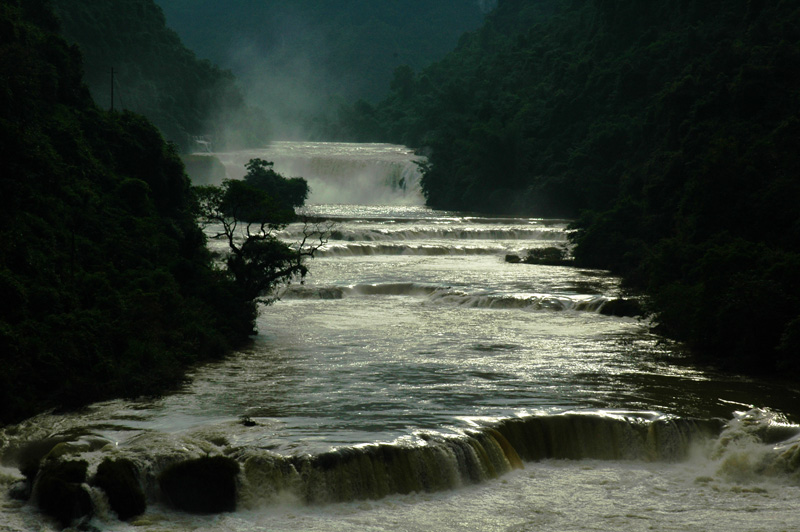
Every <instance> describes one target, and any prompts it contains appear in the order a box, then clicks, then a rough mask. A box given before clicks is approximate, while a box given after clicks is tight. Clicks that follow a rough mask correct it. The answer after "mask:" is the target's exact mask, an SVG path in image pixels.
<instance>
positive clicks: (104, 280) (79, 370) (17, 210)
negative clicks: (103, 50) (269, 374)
mask: <svg viewBox="0 0 800 532" xmlns="http://www.w3.org/2000/svg"><path fill="white" fill-rule="evenodd" d="M0 27H2V31H0V71H2V77H0V159H1V160H2V161H3V172H2V173H1V174H0V197H2V198H3V209H2V211H0V242H2V243H3V244H2V245H3V247H2V251H0V367H1V368H2V371H0V423H2V422H8V421H12V420H16V419H20V418H22V417H24V416H27V415H31V414H33V413H36V412H37V411H40V410H41V409H44V408H53V407H73V406H77V405H81V404H85V403H86V402H89V401H93V400H99V399H104V398H109V397H118V396H139V395H144V394H150V393H158V392H161V391H163V390H164V389H165V388H167V387H170V386H174V385H176V384H178V383H180V382H181V380H182V376H183V372H184V370H185V368H186V367H187V366H188V365H190V364H192V363H194V362H197V361H201V360H205V359H209V358H213V357H219V356H222V355H223V354H225V353H226V352H227V351H228V349H229V348H230V347H231V346H232V345H234V344H236V343H239V342H242V341H244V340H245V339H246V338H247V335H248V334H249V333H250V332H251V331H252V330H253V326H254V319H255V305H254V303H253V302H252V301H248V300H244V299H242V298H241V297H240V295H239V293H238V292H237V287H236V286H235V284H234V283H233V282H232V281H231V280H230V279H229V277H228V274H227V272H225V271H224V270H219V269H217V268H215V267H214V266H213V262H212V258H211V256H210V253H209V252H208V250H207V249H206V246H205V237H204V235H203V233H202V231H201V229H200V228H199V227H198V226H197V223H196V220H195V218H196V200H195V198H194V195H193V194H192V192H191V189H190V186H189V181H188V178H187V177H186V175H185V174H184V172H183V166H182V164H181V162H180V159H179V157H178V155H177V154H176V151H175V149H174V147H173V146H172V145H169V144H166V143H165V142H164V141H163V140H162V137H161V135H160V134H159V132H158V130H156V128H155V127H154V126H152V125H151V124H150V123H148V122H147V121H146V120H145V119H144V118H143V117H141V116H140V115H136V114H133V113H130V112H114V113H111V112H108V111H104V110H100V109H98V108H97V107H96V106H95V104H94V103H93V101H92V100H91V97H90V95H89V92H88V90H87V89H86V87H85V85H83V84H82V82H81V58H80V54H79V51H78V49H77V47H75V46H69V45H67V44H66V43H65V41H63V40H62V39H61V38H60V37H58V36H56V35H55V34H54V33H53V30H55V29H56V28H57V21H56V19H55V17H54V16H53V15H52V12H50V11H49V10H48V8H47V6H46V5H45V4H44V2H37V1H34V0H26V1H24V2H13V1H5V2H2V3H0Z"/></svg>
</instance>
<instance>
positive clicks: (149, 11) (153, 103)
mask: <svg viewBox="0 0 800 532" xmlns="http://www.w3.org/2000/svg"><path fill="white" fill-rule="evenodd" d="M52 1H53V4H54V7H55V9H56V12H57V14H58V17H59V19H60V21H61V26H62V28H63V32H64V35H65V36H66V37H67V39H68V40H69V41H71V42H75V43H77V44H78V46H79V47H80V49H81V53H82V54H83V57H84V68H85V82H86V83H87V84H88V85H89V90H90V91H91V93H92V96H93V97H94V99H95V101H96V102H97V103H98V104H99V105H102V106H103V107H106V108H109V107H111V88H112V82H111V69H112V68H113V69H114V72H115V75H114V107H115V108H117V109H127V110H130V111H134V112H136V113H139V114H143V115H145V116H146V117H147V118H148V119H149V120H150V121H152V122H153V123H154V124H155V125H156V126H158V128H159V129H160V130H161V132H162V134H163V135H164V137H165V138H167V139H168V140H170V141H172V142H175V143H177V144H178V145H179V146H180V147H181V149H182V150H184V151H186V150H194V149H195V148H196V147H197V146H196V145H195V144H194V142H193V141H192V137H193V136H196V135H205V136H209V137H211V138H212V139H213V140H214V145H215V149H221V148H223V147H225V146H228V147H241V146H251V145H261V144H262V143H263V142H264V141H265V140H266V138H267V136H268V133H269V132H268V128H267V123H266V120H265V118H264V114H263V112H261V111H260V110H258V109H254V108H250V107H248V106H247V105H246V104H245V103H244V98H243V96H242V94H241V92H240V90H239V89H238V87H237V86H236V83H235V79H234V77H233V75H232V74H231V73H230V72H229V71H224V70H221V69H220V68H218V67H217V66H215V65H213V64H211V63H210V62H209V61H201V60H199V59H198V58H197V57H196V56H195V54H194V52H192V51H191V50H189V49H187V48H186V47H185V46H184V45H183V43H182V42H181V40H180V38H179V37H178V35H177V34H176V33H175V32H174V31H172V30H171V29H169V28H167V26H166V22H165V19H164V14H163V13H162V11H161V8H159V7H158V6H157V5H156V4H155V3H154V2H153V0H113V1H108V0H106V1H103V2H98V1H97V0H52Z"/></svg>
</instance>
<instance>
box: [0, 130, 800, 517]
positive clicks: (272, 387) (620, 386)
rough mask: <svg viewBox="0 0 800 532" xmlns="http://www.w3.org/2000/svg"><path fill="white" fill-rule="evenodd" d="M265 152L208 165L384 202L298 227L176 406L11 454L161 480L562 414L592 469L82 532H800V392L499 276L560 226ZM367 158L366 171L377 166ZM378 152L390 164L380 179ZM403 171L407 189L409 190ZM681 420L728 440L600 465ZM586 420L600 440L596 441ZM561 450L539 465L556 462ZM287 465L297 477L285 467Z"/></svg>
mask: <svg viewBox="0 0 800 532" xmlns="http://www.w3.org/2000/svg"><path fill="white" fill-rule="evenodd" d="M312 148H313V149H314V150H316V151H313V150H312ZM270 149H271V150H272V151H263V152H248V153H237V154H227V155H225V156H224V157H222V158H223V160H224V161H226V162H227V163H228V164H230V165H235V166H231V171H232V172H235V171H237V170H236V169H237V168H238V166H239V164H240V163H241V162H242V159H244V160H245V161H246V159H247V158H248V157H253V156H262V157H264V158H269V159H274V160H275V163H276V169H277V170H278V171H281V172H284V173H287V174H290V173H291V172H290V170H287V168H300V167H302V166H303V165H306V168H307V169H308V168H310V167H311V166H314V167H315V168H318V169H320V168H326V167H334V168H335V171H333V174H335V175H334V177H333V178H331V180H330V181H331V182H338V181H339V180H341V179H344V178H343V177H342V176H346V175H347V170H346V169H347V164H348V163H347V162H346V161H348V160H350V161H351V162H352V164H353V165H354V166H355V167H357V168H362V169H363V168H365V167H370V168H372V170H370V172H372V174H370V175H372V177H371V179H372V181H367V183H368V185H363V184H362V185H359V186H360V187H361V188H363V189H364V190H363V192H365V193H366V191H369V190H371V191H372V195H373V197H381V198H384V199H385V198H389V199H391V198H394V199H395V201H394V203H393V204H390V205H368V206H367V205H346V204H312V205H311V206H310V207H309V208H308V209H307V210H306V212H305V213H304V214H306V215H307V216H309V217H310V219H312V220H314V221H316V222H319V223H320V224H321V225H323V226H324V227H326V228H327V229H328V231H329V234H330V240H329V242H328V243H327V244H326V245H325V246H324V247H323V248H322V249H321V250H320V252H319V253H318V257H317V258H315V259H314V260H313V262H312V264H311V274H310V275H309V276H308V277H307V278H306V280H305V282H304V284H293V285H291V286H289V287H287V288H286V289H285V290H284V291H283V292H282V294H281V295H282V298H281V300H280V301H278V302H277V303H275V304H274V305H272V306H269V307H265V308H263V309H262V312H261V314H260V317H259V321H258V329H259V334H258V336H256V337H255V338H254V342H253V345H252V346H251V347H250V348H248V349H245V350H243V351H242V352H240V353H237V354H235V355H233V356H231V357H230V358H229V359H228V360H226V361H224V362H221V363H217V364H211V365H207V366H204V367H201V368H199V369H197V370H196V371H195V372H194V374H193V375H192V379H191V382H190V384H188V385H187V386H186V387H185V388H184V389H183V390H181V391H180V392H178V393H175V394H172V395H169V396H167V397H164V398H161V399H158V400H148V401H140V402H123V401H112V402H109V403H103V404H97V405H93V406H92V407H90V408H88V409H87V410H86V411H83V412H80V413H76V414H70V415H65V416H51V415H42V416H39V417H37V418H34V419H32V420H28V421H27V422H25V423H23V424H20V425H19V426H17V427H9V428H7V429H6V430H4V431H2V432H0V445H2V446H3V448H6V449H8V448H11V447H13V446H14V445H19V444H20V442H24V441H32V440H36V439H42V438H45V437H49V436H53V435H58V434H67V433H70V434H75V435H76V436H75V439H76V441H83V442H87V441H88V442H95V444H93V445H92V449H93V450H92V451H91V452H86V453H84V456H85V457H88V458H89V459H90V461H92V463H95V464H96V463H97V461H99V460H100V459H101V458H102V457H103V456H107V455H109V454H113V453H120V454H121V455H124V456H133V457H135V458H136V460H137V461H138V462H139V463H146V464H149V465H148V467H149V468H150V470H151V471H150V474H152V475H157V473H158V468H159V467H160V465H159V464H162V463H167V462H169V461H170V460H173V461H174V460H175V457H176V456H179V455H182V454H184V455H186V456H201V455H204V454H225V455H228V456H233V457H237V458H239V459H241V460H243V461H244V460H245V458H247V457H252V456H256V455H257V456H269V457H270V460H273V461H274V460H278V461H279V460H290V459H296V458H297V457H302V456H311V457H313V456H318V455H320V453H326V452H330V451H332V450H334V451H335V452H340V451H341V450H348V449H349V450H351V451H352V452H353V453H359V452H369V449H375V448H376V447H375V446H374V444H376V443H378V442H385V443H387V444H390V445H391V446H395V447H398V448H403V449H420V448H423V447H425V446H428V447H431V448H434V447H435V448H437V449H440V450H441V449H442V448H444V447H442V446H441V443H442V442H447V441H461V440H459V438H462V437H464V436H465V435H469V434H477V433H478V432H476V431H483V430H490V429H491V427H500V426H501V425H502V424H503V423H508V422H509V420H518V421H520V422H521V423H522V422H524V423H528V425H530V423H531V420H533V421H536V420H537V419H543V420H545V423H546V424H548V425H547V426H550V425H549V424H553V423H555V424H558V423H560V421H559V420H561V419H562V418H563V416H564V415H566V416H573V417H570V418H569V419H571V420H573V421H574V422H573V421H570V423H573V424H572V425H570V427H571V428H569V430H566V429H565V430H564V431H562V432H563V434H565V435H566V436H563V437H562V436H558V434H556V433H555V432H553V434H555V435H554V436H553V438H556V437H557V436H558V437H562V438H567V439H572V440H576V439H579V440H584V441H579V442H575V441H567V439H561V440H558V439H557V438H556V439H554V440H553V441H554V442H556V444H554V445H556V446H557V447H558V446H563V447H564V449H566V448H567V447H570V449H572V447H571V446H575V445H577V446H580V447H581V449H584V448H585V450H586V451H585V452H586V453H588V454H586V456H585V457H584V458H581V456H582V455H580V456H577V455H576V456H573V455H574V452H573V451H569V452H567V451H566V450H564V452H563V453H562V454H563V456H566V457H570V458H577V459H572V460H561V459H557V458H554V457H549V458H547V457H546V458H544V459H542V460H535V461H531V460H529V461H527V463H525V464H524V469H522V470H519V469H516V470H511V469H513V468H512V467H508V468H507V469H508V471H505V470H504V471H500V470H499V469H498V474H497V475H496V478H495V475H484V477H486V478H483V477H481V479H480V480H475V479H476V478H477V477H479V476H480V475H477V476H474V478H473V480H472V481H466V480H464V479H455V480H454V481H448V482H447V483H443V484H441V485H440V484H437V483H435V482H433V481H430V482H427V483H423V484H420V486H423V485H424V486H429V485H433V484H435V485H436V486H438V487H437V488H436V489H433V488H427V487H426V488H425V489H414V490H411V493H407V494H397V493H392V491H391V490H389V491H388V495H387V496H383V495H386V493H383V492H381V493H377V492H375V493H373V492H369V491H364V490H361V491H359V490H358V489H356V488H353V487H352V486H344V485H339V486H337V485H331V482H332V481H331V480H330V478H328V479H327V482H328V484H326V485H325V488H324V489H325V490H327V491H328V492H330V493H328V498H326V497H321V499H319V498H318V499H319V500H317V499H315V500H310V499H311V498H310V497H308V496H307V495H306V496H303V491H302V490H300V491H298V489H295V488H292V486H291V482H289V481H288V480H286V481H284V480H278V481H276V482H278V484H280V485H278V486H267V485H265V484H263V483H261V484H258V485H256V481H255V480H254V479H255V477H248V478H247V479H246V480H244V481H243V488H242V493H241V494H240V505H239V506H240V510H238V511H237V512H234V513H229V514H223V515H218V516H209V517H197V516H189V515H186V514H182V513H179V512H175V511H173V510H170V509H167V508H166V507H165V506H164V505H163V503H162V502H160V501H159V499H158V494H157V493H150V494H149V495H150V498H151V501H150V507H149V510H148V512H147V514H145V516H143V517H142V518H140V519H138V520H136V521H134V522H133V523H121V522H119V521H117V520H116V519H115V518H114V516H113V514H111V513H110V512H109V511H105V512H103V511H99V512H98V515H97V516H96V517H95V518H94V519H93V521H92V524H93V525H94V526H96V527H98V528H100V529H113V530H140V531H162V530H231V531H245V530H265V529H269V530H409V531H417V530H419V531H422V530H426V531H427V530H487V531H495V530H496V531H501V530H502V531H518V530H519V531H522V530H553V531H557V530H697V531H701V530H702V531H707V530H726V531H729V530H769V531H778V530H794V529H798V528H800V510H798V509H797V500H798V498H800V488H799V486H800V478H799V477H798V473H797V471H798V467H797V466H798V463H800V459H798V456H800V453H798V444H797V432H798V427H797V425H795V424H793V423H796V422H797V417H796V416H797V415H798V414H799V413H800V410H798V404H800V402H798V399H800V393H798V390H797V388H795V387H793V386H789V385H787V384H780V383H774V382H761V381H757V380H753V379H747V378H739V377H735V376H729V375H722V374H719V373H716V372H714V371H711V370H708V369H703V368H698V367H697V366H693V365H691V364H690V363H689V362H688V360H687V359H686V357H685V356H684V355H683V354H682V353H681V351H680V350H679V349H677V348H676V347H675V346H672V345H670V344H669V343H666V342H663V341H661V340H660V339H659V338H658V337H656V336H654V335H653V334H651V333H650V332H649V328H648V324H647V323H646V322H642V321H639V320H636V319H633V318H617V317H611V316H604V315H602V314H601V313H599V312H598V310H599V309H600V308H601V307H602V305H603V304H604V303H605V302H606V301H608V300H609V299H613V298H617V297H619V296H620V295H621V292H620V287H619V280H618V279H616V278H614V277H612V276H610V275H608V274H607V273H606V272H602V271H591V270H584V269H575V268H570V267H560V266H559V267H556V266H534V265H525V264H509V263H507V262H505V260H504V257H505V255H506V254H508V253H515V254H522V253H524V252H525V251H527V250H528V249H531V248H536V247H544V246H553V245H563V244H566V227H567V224H566V222H564V221H560V220H540V219H528V218H487V217H480V216H473V215H466V214H463V213H446V212H437V211H432V210H429V209H426V208H424V207H421V206H420V205H419V203H420V199H419V198H420V196H419V193H418V189H416V188H415V187H416V186H417V185H416V180H415V179H416V178H415V177H414V176H413V175H412V174H413V173H414V170H413V168H412V166H409V165H410V164H412V165H413V159H415V157H414V156H413V155H411V154H409V153H408V151H407V150H405V149H404V148H401V147H391V146H387V145H368V146H360V147H359V146H357V145H337V144H323V145H314V146H310V145H308V144H291V143H285V144H282V145H279V146H277V147H272V148H270ZM293 150H294V151H293ZM309 150H312V151H309ZM370 150H372V151H373V152H374V153H373V156H374V158H375V159H377V160H378V161H379V162H378V163H374V162H369V161H370V159H369V156H368V155H369V152H370ZM297 152H300V154H299V155H298V153H297ZM387 153H389V154H390V156H389V157H390V158H399V162H394V163H391V164H390V163H387V162H386V158H387ZM348 154H350V155H349V157H350V159H348ZM401 155H403V156H404V157H405V158H403V157H401ZM331 161H333V162H331ZM343 161H344V162H343ZM409 161H411V162H409ZM393 164H394V165H395V166H392V165H393ZM281 165H283V167H281ZM387 165H388V170H387V169H386V168H387ZM414 166H415V165H414ZM376 167H377V168H384V173H383V174H380V172H377V171H374V168H376ZM403 172H405V174H403ZM376 175H377V176H378V177H375V176H376ZM387 175H388V176H389V177H388V178H387V177H386V176H387ZM397 175H401V176H402V175H405V177H404V178H403V181H402V183H400V182H399V181H398V179H397V178H396V176H397ZM381 176H383V177H381ZM232 177H235V176H232ZM417 177H418V174H417ZM315 180H316V181H324V180H325V175H324V173H322V170H320V173H319V175H316V176H315V177H314V179H313V180H311V183H312V186H314V182H315ZM317 186H318V187H319V185H317ZM317 193H318V194H319V193H320V192H317ZM324 194H325V195H330V194H332V192H330V191H329V190H326V192H325V193H324ZM313 197H314V196H313V195H312V198H313ZM317 197H320V196H317ZM415 203H416V205H415ZM332 223H333V224H334V225H331V224H332ZM301 232H302V227H301V226H300V225H296V226H291V227H289V228H287V229H286V230H285V231H284V232H283V233H282V235H281V236H282V238H285V239H287V240H289V241H293V240H295V239H297V238H298V237H299V235H300V234H301ZM245 417H246V418H247V419H249V420H252V421H253V422H255V426H245V424H243V423H242V422H241V421H240V420H241V419H243V418H245ZM690 419H697V420H700V421H702V422H706V421H711V420H714V419H718V420H719V425H720V426H721V427H723V433H722V435H719V434H718V433H714V434H709V435H707V437H704V438H696V439H691V438H690V440H686V441H684V442H679V444H676V445H683V446H684V447H685V449H683V450H682V451H681V452H679V453H678V454H676V455H674V456H673V455H671V454H669V455H668V453H666V452H664V451H663V449H662V450H659V451H657V452H656V451H654V452H649V451H648V452H645V451H641V450H637V449H638V447H636V445H638V443H637V444H636V445H634V443H631V449H630V450H626V449H625V448H626V444H625V442H624V441H622V443H620V442H619V441H617V440H615V443H614V446H615V448H614V452H613V453H612V454H611V458H610V459H605V460H598V459H596V456H595V454H597V453H599V455H602V453H601V452H600V451H595V450H596V449H602V448H603V446H604V445H605V442H604V441H602V440H603V439H604V438H607V437H614V438H619V437H620V436H619V435H620V434H622V439H623V440H624V439H625V438H626V437H627V436H625V434H628V433H627V432H625V431H626V430H629V429H626V428H624V427H627V426H628V424H630V425H631V426H632V427H634V428H636V427H637V426H639V425H647V424H648V423H651V422H655V421H657V420H661V421H664V422H665V423H673V422H674V421H671V420H677V421H681V420H690ZM597 420H604V421H603V423H605V424H604V425H603V426H602V427H600V428H598V425H597V423H596V421H597ZM608 420H611V421H614V422H616V421H620V420H621V421H620V423H621V424H622V426H623V429H619V428H613V427H612V428H613V430H611V429H608V428H607V427H606V424H607V423H610V422H611V421H608ZM615 420H616V421H615ZM528 425H526V426H528ZM559 426H561V425H559ZM614 427H617V425H614ZM504 430H505V429H504ZM553 430H555V429H553ZM559 430H561V429H559ZM620 430H622V432H620ZM631 430H632V429H631ZM637 430H638V429H637ZM646 430H647V429H645V431H646ZM570 431H572V432H570ZM609 431H610V432H609ZM652 432H653V429H650V433H652ZM510 433H511V432H508V431H506V432H505V434H510ZM559 434H561V433H559ZM630 434H631V435H632V436H631V438H634V439H635V437H636V436H635V434H634V433H633V432H631V433H630ZM637 434H638V433H637ZM648 437H650V436H648ZM471 441H472V440H471ZM648 441H649V440H648ZM97 442H99V444H98V443H97ZM365 444H369V445H367V446H366V447H365ZM370 445H371V447H370ZM437 445H438V446H439V447H436V446H437ZM448 445H450V444H448ZM459 445H461V446H462V447H464V445H462V444H459ZM470 445H473V447H474V446H475V445H476V444H474V443H471V444H470ZM456 447H457V446H453V445H451V447H448V449H451V448H456ZM618 447H622V448H623V449H622V450H619V449H617V448H618ZM576 448H577V447H576ZM337 449H338V450H339V451H336V450H337ZM517 451H518V452H519V453H520V456H523V458H524V454H523V452H522V450H521V449H517ZM442 452H444V451H442ZM447 452H450V453H451V454H452V450H448V451H447ZM559 452H560V450H559V449H558V448H554V449H550V455H549V456H555V457H557V456H559ZM575 452H577V451H575ZM581 452H583V451H581ZM259 453H261V454H259ZM570 453H572V454H570ZM593 453H595V454H593ZM351 454H352V453H351ZM293 457H294V458H293ZM501 459H502V457H501ZM793 460H794V462H792V461H793ZM429 461H430V460H429ZM512 462H513V460H512ZM282 463H283V462H282ZM286 463H289V462H286ZM299 463H300V462H297V461H296V460H295V462H292V464H293V465H292V467H297V468H298V470H299V468H300V465H298V464H299ZM372 463H373V464H374V463H375V462H374V461H373V462H372ZM431 464H432V465H431ZM4 465H5V467H4V468H2V469H0V487H2V485H5V486H6V487H8V486H10V485H11V484H12V483H13V482H14V481H15V480H16V479H18V478H19V476H20V475H19V473H18V471H17V470H16V469H15V467H14V465H13V464H10V463H9V464H4ZM512 465H513V464H512ZM348 467H349V466H348ZM370 467H372V466H370ZM446 469H447V468H446V467H445V464H444V462H442V470H441V471H438V470H437V465H436V461H435V460H434V461H432V462H431V463H430V464H428V465H426V466H425V468H423V469H421V471H423V472H424V473H425V474H429V475H434V476H435V475H440V474H441V475H445V474H449V473H447V472H446ZM342 471H343V472H342V473H341V474H340V476H339V477H336V478H339V479H344V480H342V482H345V483H347V482H350V480H348V479H355V478H356V477H348V475H352V474H353V473H352V471H351V469H342ZM415 471H416V470H415ZM287 478H288V477H287ZM359 478H361V477H359ZM305 482H310V481H305ZM352 482H356V480H352ZM444 484H446V489H442V486H443V485H444ZM304 489H308V486H306V488H304ZM339 490H341V491H342V492H347V493H351V492H352V493H353V495H352V496H350V495H347V496H344V495H341V494H337V493H336V492H337V491H339ZM348 490H350V491H348ZM3 491H4V492H5V491H6V489H3ZM95 496H96V498H98V497H99V498H100V499H102V495H97V494H96V495H95ZM5 497H6V496H5V493H3V494H0V505H1V506H0V511H2V515H0V517H2V519H0V530H5V529H8V530H32V529H48V528H49V527H51V526H52V525H51V524H49V522H48V521H47V520H46V519H44V518H42V517H41V516H40V515H39V514H38V513H37V512H36V511H35V509H34V508H33V505H31V504H23V503H19V502H15V501H11V500H10V499H8V498H5ZM333 500H338V501H343V502H331V501H333ZM101 506H102V505H101ZM3 520H4V521H3ZM4 527H5V528H4Z"/></svg>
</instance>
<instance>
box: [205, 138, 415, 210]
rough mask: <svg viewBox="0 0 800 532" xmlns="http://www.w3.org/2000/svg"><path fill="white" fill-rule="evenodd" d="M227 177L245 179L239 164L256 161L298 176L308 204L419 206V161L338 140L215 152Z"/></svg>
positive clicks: (406, 153) (392, 148) (405, 152)
mask: <svg viewBox="0 0 800 532" xmlns="http://www.w3.org/2000/svg"><path fill="white" fill-rule="evenodd" d="M216 155H217V157H218V158H219V160H220V161H222V163H223V164H224V165H225V169H226V173H227V176H228V178H230V179H241V178H242V177H244V172H245V171H244V164H245V163H246V162H247V161H249V160H250V159H252V158H255V157H258V158H261V159H265V160H268V161H271V162H273V163H275V166H274V168H275V171H276V172H278V173H279V174H281V175H283V176H284V177H303V178H305V179H306V180H307V181H308V184H309V185H310V187H311V194H310V196H309V198H308V203H310V204H360V205H422V204H424V198H423V196H422V192H421V190H420V179H421V177H422V172H421V171H420V163H422V162H424V161H425V158H424V157H422V156H419V155H416V154H414V153H413V151H411V150H410V149H408V148H406V147H405V146H398V145H394V144H351V143H339V142H291V141H281V142H274V143H271V144H270V145H269V146H268V147H266V148H264V149H260V150H250V151H241V152H235V153H218V154H216Z"/></svg>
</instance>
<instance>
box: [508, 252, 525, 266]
mask: <svg viewBox="0 0 800 532" xmlns="http://www.w3.org/2000/svg"><path fill="white" fill-rule="evenodd" d="M506 262H510V263H511V264H519V263H520V262H522V259H521V258H519V256H518V255H511V254H509V255H506Z"/></svg>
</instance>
